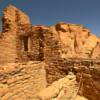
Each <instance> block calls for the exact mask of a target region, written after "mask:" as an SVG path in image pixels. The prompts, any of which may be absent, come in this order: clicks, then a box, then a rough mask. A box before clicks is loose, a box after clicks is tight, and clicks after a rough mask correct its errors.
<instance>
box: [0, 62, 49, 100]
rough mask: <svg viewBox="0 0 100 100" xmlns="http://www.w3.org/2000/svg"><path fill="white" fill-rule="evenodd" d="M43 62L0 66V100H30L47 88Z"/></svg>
mask: <svg viewBox="0 0 100 100" xmlns="http://www.w3.org/2000/svg"><path fill="white" fill-rule="evenodd" d="M45 66H47V65H46V64H44V63H43V62H31V61H30V62H27V63H8V64H5V65H2V66H1V65H0V97H1V99H0V100H18V98H20V100H31V98H33V99H34V96H35V94H36V93H37V92H39V91H41V90H42V89H44V88H45V87H46V86H47V82H46V73H45Z"/></svg>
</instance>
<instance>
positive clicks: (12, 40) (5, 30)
mask: <svg viewBox="0 0 100 100" xmlns="http://www.w3.org/2000/svg"><path fill="white" fill-rule="evenodd" d="M2 23H3V25H2V33H1V34H0V62H2V63H3V62H15V61H16V60H18V56H19V49H20V41H19V34H18V27H19V26H18V25H19V24H18V23H20V24H21V23H23V24H27V23H30V21H29V18H28V17H27V16H26V15H25V14H24V13H22V12H21V11H19V10H18V9H17V8H15V7H13V6H9V7H7V8H6V9H5V10H4V13H3V18H2Z"/></svg>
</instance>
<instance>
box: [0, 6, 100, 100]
mask: <svg viewBox="0 0 100 100" xmlns="http://www.w3.org/2000/svg"><path fill="white" fill-rule="evenodd" d="M2 23H3V25H2V32H1V33H0V96H1V97H0V100H38V99H39V98H40V99H43V100H46V99H50V100H70V99H71V98H72V97H75V99H76V100H86V99H85V98H84V97H83V96H85V97H87V98H88V99H89V100H99V99H100V38H98V37H96V36H95V35H93V34H92V33H91V31H90V30H89V29H87V28H85V27H84V26H82V25H77V24H70V23H64V22H60V23H57V24H56V25H53V26H44V25H36V26H32V25H31V22H30V19H29V17H28V16H27V15H26V14H25V13H23V12H22V11H20V10H19V9H17V8H16V7H14V6H11V5H10V6H8V7H7V8H5V9H4V11H3V17H2ZM69 72H74V73H75V75H76V77H75V75H72V74H70V75H68V73H69ZM81 75H82V76H81ZM81 77H82V79H81ZM76 78H77V82H78V83H79V84H80V83H81V85H79V84H77V82H76ZM81 81H82V82H81ZM47 85H49V87H47ZM77 87H78V88H79V91H77V92H76V90H77ZM73 91H75V92H73ZM38 93H39V94H38ZM46 93H47V94H46ZM77 93H79V94H80V95H81V96H79V95H76V96H75V95H74V94H77ZM35 94H36V95H35ZM37 94H38V97H36V96H37ZM62 98H63V99H62ZM75 99H74V98H73V100H75Z"/></svg>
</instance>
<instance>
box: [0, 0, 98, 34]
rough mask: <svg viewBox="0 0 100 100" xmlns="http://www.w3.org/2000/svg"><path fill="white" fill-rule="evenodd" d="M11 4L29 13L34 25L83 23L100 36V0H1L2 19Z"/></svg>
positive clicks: (0, 13)
mask: <svg viewBox="0 0 100 100" xmlns="http://www.w3.org/2000/svg"><path fill="white" fill-rule="evenodd" d="M9 4H12V5H15V6H16V7H18V8H19V9H21V10H22V11H24V12H25V13H26V14H28V15H29V16H30V19H31V21H32V24H33V25H37V24H44V25H53V24H56V23H58V22H66V23H75V24H83V25H84V26H85V27H87V28H89V29H90V30H91V31H92V32H93V33H94V34H96V35H97V36H100V0H0V19H1V17H2V10H3V9H4V8H5V7H6V6H7V5H9ZM0 26H1V20H0Z"/></svg>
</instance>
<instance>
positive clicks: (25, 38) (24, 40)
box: [23, 37, 28, 51]
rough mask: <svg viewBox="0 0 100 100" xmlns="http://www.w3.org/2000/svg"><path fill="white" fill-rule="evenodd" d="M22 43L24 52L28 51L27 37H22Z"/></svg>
mask: <svg viewBox="0 0 100 100" xmlns="http://www.w3.org/2000/svg"><path fill="white" fill-rule="evenodd" d="M23 42H24V51H28V37H24V38H23Z"/></svg>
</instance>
